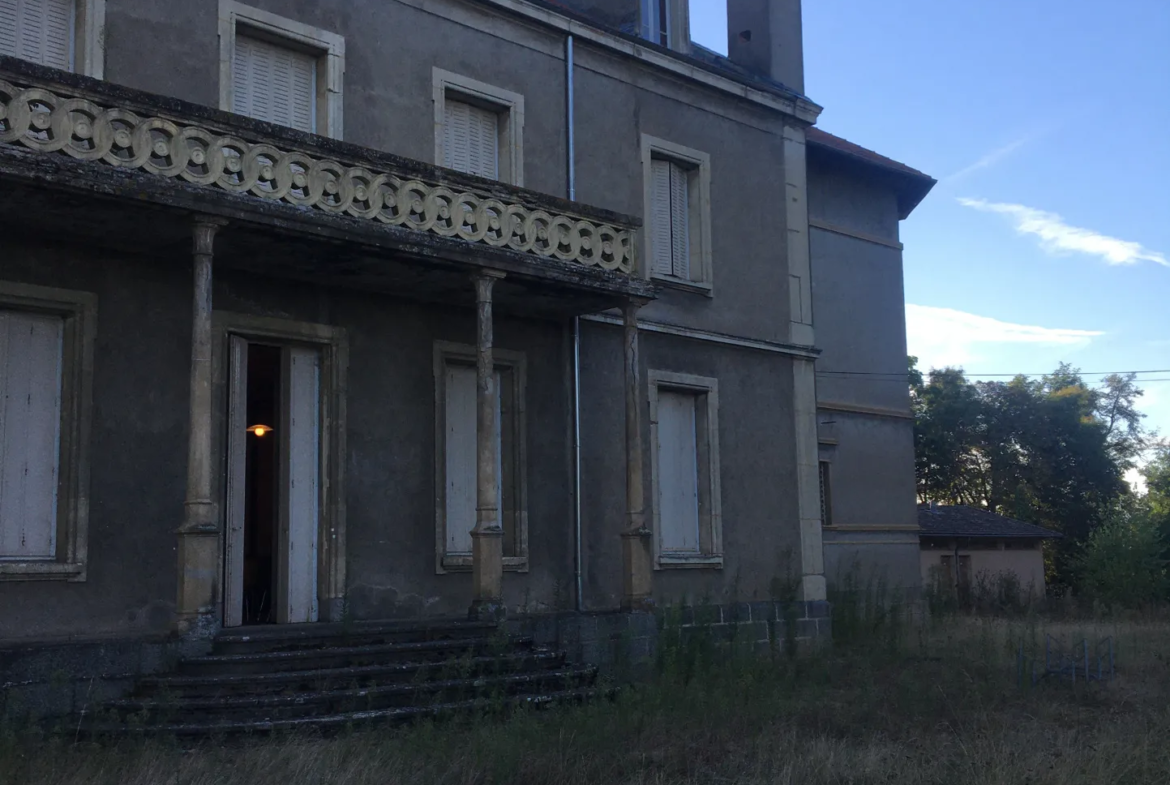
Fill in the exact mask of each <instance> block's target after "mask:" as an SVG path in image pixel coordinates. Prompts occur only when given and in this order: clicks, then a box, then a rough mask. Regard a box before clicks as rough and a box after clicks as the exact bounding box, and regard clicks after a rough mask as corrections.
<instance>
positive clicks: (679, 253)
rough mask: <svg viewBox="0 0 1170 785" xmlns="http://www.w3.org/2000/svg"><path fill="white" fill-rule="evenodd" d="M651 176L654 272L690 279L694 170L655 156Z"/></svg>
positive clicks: (651, 226)
mask: <svg viewBox="0 0 1170 785" xmlns="http://www.w3.org/2000/svg"><path fill="white" fill-rule="evenodd" d="M650 177H651V202H650V210H651V215H650V232H651V246H652V249H653V254H654V257H653V267H652V269H653V272H654V274H655V275H667V276H671V277H674V278H682V279H684V280H690V278H691V241H690V234H691V226H690V220H691V219H690V174H689V172H688V170H687V169H685V168H683V167H682V166H680V165H678V164H676V163H674V162H673V161H664V160H661V159H658V158H655V159H654V160H653V161H651V163H650Z"/></svg>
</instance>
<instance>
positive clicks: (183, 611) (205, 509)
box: [175, 216, 226, 637]
mask: <svg viewBox="0 0 1170 785" xmlns="http://www.w3.org/2000/svg"><path fill="white" fill-rule="evenodd" d="M225 223H226V222H225V221H223V220H221V219H217V218H210V217H205V216H200V217H197V218H196V219H195V222H194V241H195V243H194V246H195V247H194V260H195V291H194V297H193V309H192V317H191V381H190V384H191V398H190V406H191V414H190V417H191V419H190V429H189V432H188V435H187V499H186V502H185V503H184V508H185V511H184V515H183V523H182V525H181V526H180V527H179V531H178V539H179V542H178V552H179V593H178V602H177V603H176V608H175V612H176V626H177V628H178V631H179V632H180V633H182V634H184V635H190V636H196V637H202V636H207V635H212V634H214V632H215V629H216V626H217V624H216V607H215V603H216V602H217V601H218V599H219V591H218V587H219V583H220V581H219V515H218V505H217V504H216V503H215V500H214V499H213V498H212V495H211V494H212V490H211V473H212V459H211V261H212V255H213V246H214V243H215V234H216V232H217V231H218V230H219V228H220V227H221V226H223V225H224V224H225Z"/></svg>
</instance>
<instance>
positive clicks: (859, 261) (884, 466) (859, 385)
mask: <svg viewBox="0 0 1170 785" xmlns="http://www.w3.org/2000/svg"><path fill="white" fill-rule="evenodd" d="M809 217H810V220H812V221H814V222H818V223H820V224H821V227H820V228H818V227H817V226H814V227H812V228H811V229H810V231H809V247H810V253H811V263H812V291H813V315H814V319H815V321H816V334H817V344H818V346H819V347H820V348H821V349H822V354H821V357H820V359H818V360H817V374H818V375H817V402H818V404H820V405H821V406H822V407H823V408H820V410H819V411H818V418H817V419H818V431H819V434H820V437H821V439H822V445H821V456H822V459H827V460H829V461H830V468H829V471H830V478H831V482H830V488H831V491H830V492H831V505H832V525H831V526H830V527H828V528H827V529H826V530H825V532H824V544H825V575H826V578H827V579H828V581H829V582H830V583H836V584H838V585H840V584H841V583H842V582H843V581H844V580H845V579H846V578H848V577H851V578H852V579H854V580H862V581H872V580H879V579H880V580H883V581H885V582H886V583H887V584H890V585H898V586H903V587H915V586H918V585H919V584H920V572H921V570H920V569H919V567H918V544H917V535H916V534H915V533H914V531H913V529H914V527H915V526H916V525H917V519H916V512H915V495H914V494H915V487H914V433H913V421H912V420H911V419H909V416H908V415H909V411H910V399H909V390H908V384H907V381H906V376H905V374H906V317H905V298H904V294H903V284H902V252H901V251H900V250H899V249H898V248H897V247H895V246H896V244H897V242H898V213H897V202H896V197H895V193H894V191H893V190H892V189H891V188H890V187H888V186H883V185H882V184H881V183H880V181H877V180H875V179H874V178H873V177H872V176H869V175H866V174H863V173H859V172H858V171H857V169H856V165H854V166H853V167H852V168H850V167H847V166H845V165H843V164H835V163H832V162H829V161H826V160H825V158H824V155H823V154H821V155H817V156H813V157H811V158H810V166H809ZM826 226H827V227H831V228H824V227H826ZM851 235H852V236H851ZM842 373H852V374H856V375H854V376H843V375H840V374H842Z"/></svg>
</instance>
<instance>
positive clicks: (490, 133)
mask: <svg viewBox="0 0 1170 785" xmlns="http://www.w3.org/2000/svg"><path fill="white" fill-rule="evenodd" d="M499 127H500V116H499V113H498V112H495V111H493V110H491V109H485V108H483V107H481V106H474V105H473V104H469V103H466V102H464V101H459V100H456V99H454V98H448V99H447V102H446V106H445V107H444V110H443V166H446V167H447V168H449V169H458V170H459V171H461V172H467V173H468V174H475V175H479V176H480V177H490V178H492V179H493V180H495V179H497V178H499V161H500V130H499Z"/></svg>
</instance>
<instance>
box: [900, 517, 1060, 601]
mask: <svg viewBox="0 0 1170 785" xmlns="http://www.w3.org/2000/svg"><path fill="white" fill-rule="evenodd" d="M918 526H919V529H920V531H919V534H918V539H919V544H920V549H921V559H922V581H923V585H925V586H932V585H935V583H936V582H938V583H941V584H942V585H944V586H953V587H954V588H955V589H956V590H957V591H958V592H959V594H960V595H961V596H962V595H967V594H968V593H969V592H970V590H971V585H972V582H973V581H978V580H980V577H979V576H980V575H981V574H983V575H985V576H986V578H984V580H995V579H996V578H997V577H998V576H1001V575H1003V574H1014V575H1015V576H1016V578H1017V579H1018V580H1019V583H1020V587H1021V588H1022V589H1023V590H1024V591H1026V592H1028V593H1030V594H1032V595H1033V596H1043V595H1044V552H1043V551H1042V550H1041V543H1043V542H1044V540H1050V539H1056V538H1059V537H1061V536H1062V535H1061V534H1060V533H1058V532H1054V531H1052V530H1051V529H1045V528H1044V527H1042V526H1036V525H1035V524H1031V523H1026V522H1024V521H1019V520H1016V519H1015V518H1008V517H1006V516H1004V515H997V514H996V513H993V512H988V511H987V510H981V509H978V508H976V507H968V506H966V505H935V504H931V505H929V506H922V507H919V508H918Z"/></svg>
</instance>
